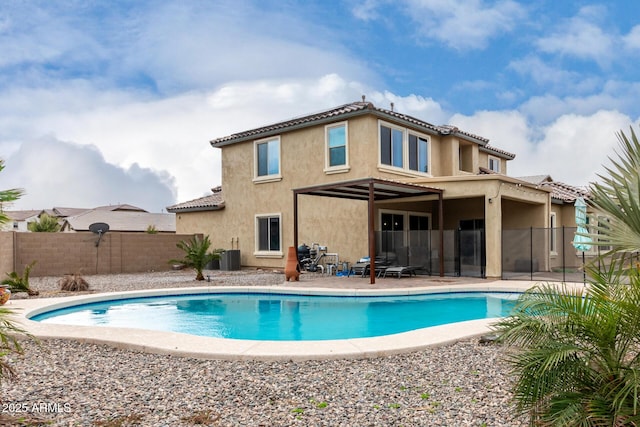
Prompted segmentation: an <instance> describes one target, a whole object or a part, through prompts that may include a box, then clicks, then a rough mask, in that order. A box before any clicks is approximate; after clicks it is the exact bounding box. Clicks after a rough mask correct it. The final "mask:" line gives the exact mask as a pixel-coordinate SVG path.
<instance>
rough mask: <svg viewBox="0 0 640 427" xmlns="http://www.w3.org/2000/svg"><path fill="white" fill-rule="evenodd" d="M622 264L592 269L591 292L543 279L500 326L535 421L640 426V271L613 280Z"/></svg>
mask: <svg viewBox="0 0 640 427" xmlns="http://www.w3.org/2000/svg"><path fill="white" fill-rule="evenodd" d="M623 263H624V260H617V261H614V262H613V263H611V264H610V265H609V267H608V269H607V270H606V271H598V270H595V269H593V267H590V269H591V270H590V272H589V273H590V276H591V277H592V278H593V280H592V282H591V284H590V286H589V287H588V288H587V290H586V291H583V290H582V288H577V287H576V288H570V287H569V286H566V285H563V286H554V285H551V284H541V285H538V286H536V287H534V288H533V289H531V290H529V291H528V292H526V293H525V294H524V295H523V296H522V297H521V298H520V299H519V301H518V303H517V304H516V307H515V309H514V311H513V312H512V314H511V315H510V316H509V317H507V318H505V319H503V320H501V321H500V322H498V323H497V324H496V325H494V327H495V329H496V330H497V331H498V332H499V334H500V340H501V341H502V342H503V343H505V344H508V345H510V346H512V348H511V350H512V351H511V352H509V353H508V356H507V361H508V363H509V365H510V366H511V368H512V373H513V374H514V375H515V378H516V381H515V385H514V388H513V392H514V398H515V401H516V408H517V410H518V411H519V413H520V414H528V415H529V416H530V420H531V424H532V425H545V426H546V425H549V426H562V427H565V426H637V425H640V403H639V402H640V401H639V398H640V353H639V350H640V273H638V272H637V271H634V272H633V273H632V274H631V276H630V277H629V282H630V283H629V285H615V284H616V283H620V280H621V278H620V277H619V275H620V273H621V271H622V269H621V265H622V264H623Z"/></svg>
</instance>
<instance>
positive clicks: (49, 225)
mask: <svg viewBox="0 0 640 427" xmlns="http://www.w3.org/2000/svg"><path fill="white" fill-rule="evenodd" d="M27 228H28V229H29V231H32V232H41V233H56V232H58V231H60V228H61V226H60V224H59V223H58V219H57V218H56V217H53V216H51V215H49V214H46V213H43V214H42V215H40V218H39V220H38V221H34V222H30V223H29V224H27Z"/></svg>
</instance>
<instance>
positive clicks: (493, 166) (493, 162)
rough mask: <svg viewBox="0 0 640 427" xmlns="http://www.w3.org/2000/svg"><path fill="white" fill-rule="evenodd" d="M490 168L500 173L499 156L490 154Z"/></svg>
mask: <svg viewBox="0 0 640 427" xmlns="http://www.w3.org/2000/svg"><path fill="white" fill-rule="evenodd" d="M489 170H492V171H494V172H496V173H500V159H499V158H497V157H493V156H489Z"/></svg>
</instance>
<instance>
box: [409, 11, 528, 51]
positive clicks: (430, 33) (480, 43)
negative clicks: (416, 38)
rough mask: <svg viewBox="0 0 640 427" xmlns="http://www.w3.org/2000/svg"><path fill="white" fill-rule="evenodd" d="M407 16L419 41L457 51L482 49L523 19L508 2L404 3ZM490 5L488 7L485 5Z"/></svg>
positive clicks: (520, 12)
mask: <svg viewBox="0 0 640 427" xmlns="http://www.w3.org/2000/svg"><path fill="white" fill-rule="evenodd" d="M406 3H407V9H408V10H407V13H408V14H410V15H411V16H412V18H413V20H414V21H415V23H417V24H419V25H417V28H418V33H419V35H420V36H422V37H426V38H428V39H432V40H437V41H441V42H444V43H445V44H447V45H448V46H450V47H452V48H454V49H459V50H465V49H482V48H485V47H486V46H487V44H488V42H489V40H490V39H492V38H494V37H497V36H499V35H502V34H504V33H508V32H510V31H512V30H513V28H514V27H515V26H516V23H517V22H519V21H520V20H522V19H523V18H524V17H525V16H526V11H525V10H524V8H523V7H522V6H520V5H519V4H518V3H516V2H514V1H510V0H503V1H495V2H486V1H483V0H465V1H460V0H407V1H406ZM487 3H489V4H487Z"/></svg>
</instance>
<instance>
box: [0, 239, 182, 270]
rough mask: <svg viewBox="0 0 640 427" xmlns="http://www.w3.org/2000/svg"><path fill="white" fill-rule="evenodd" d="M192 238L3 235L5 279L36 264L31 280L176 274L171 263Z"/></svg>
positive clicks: (0, 257) (0, 256)
mask: <svg viewBox="0 0 640 427" xmlns="http://www.w3.org/2000/svg"><path fill="white" fill-rule="evenodd" d="M193 236H194V235H193V234H160V233H159V234H148V233H120V232H109V233H106V234H104V235H103V236H102V238H101V239H100V242H99V244H98V245H97V246H96V242H97V241H98V236H97V235H96V234H93V233H89V232H78V233H20V232H15V231H2V232H0V277H3V278H4V277H5V276H6V273H8V272H11V271H16V272H18V273H20V274H22V272H23V271H24V268H25V266H27V265H28V264H30V263H31V262H33V261H37V262H36V264H35V265H34V266H33V268H32V269H31V276H34V277H38V276H62V275H65V274H73V273H79V274H83V275H85V274H87V275H89V274H117V273H142V272H149V271H166V270H171V268H172V266H171V264H170V263H169V260H170V259H181V258H183V257H184V252H183V251H181V250H180V249H178V248H177V247H176V243H178V242H180V241H181V240H190V239H191V238H192V237H193Z"/></svg>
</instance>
